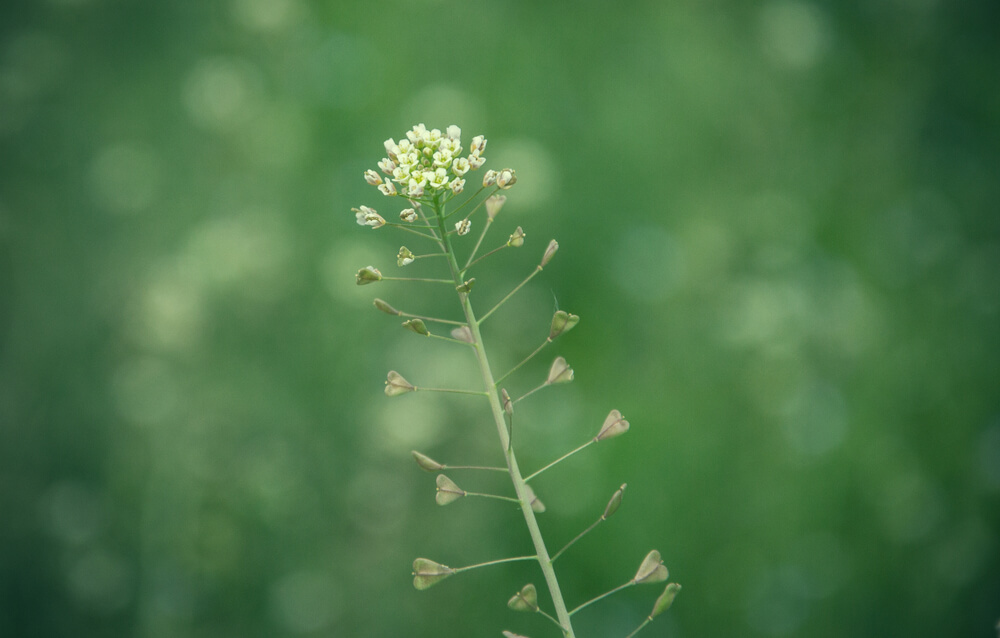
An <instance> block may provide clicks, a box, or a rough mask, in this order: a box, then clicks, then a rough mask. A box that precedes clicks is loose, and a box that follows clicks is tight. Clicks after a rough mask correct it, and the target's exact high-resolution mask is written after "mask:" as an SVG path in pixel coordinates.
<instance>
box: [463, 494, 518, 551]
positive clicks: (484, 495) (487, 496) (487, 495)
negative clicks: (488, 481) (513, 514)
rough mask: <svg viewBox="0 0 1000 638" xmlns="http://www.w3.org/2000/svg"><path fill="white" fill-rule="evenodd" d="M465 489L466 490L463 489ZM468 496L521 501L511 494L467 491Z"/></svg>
mask: <svg viewBox="0 0 1000 638" xmlns="http://www.w3.org/2000/svg"><path fill="white" fill-rule="evenodd" d="M463 491H464V490H463ZM465 495H466V496H482V497H483V498H493V499H496V500H498V501H510V502H511V503H519V502H520V501H518V500H517V499H516V498H511V497H509V496H500V495H499V494H482V493H480V492H465ZM531 558H534V556H532V557H531Z"/></svg>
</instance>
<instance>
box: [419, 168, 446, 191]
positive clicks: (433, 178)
mask: <svg viewBox="0 0 1000 638" xmlns="http://www.w3.org/2000/svg"><path fill="white" fill-rule="evenodd" d="M428 175H429V176H428ZM424 176H425V177H427V184H428V185H429V186H430V187H431V188H444V187H445V186H446V185H447V184H448V171H447V170H445V169H443V168H439V169H437V170H435V171H434V172H433V173H431V172H429V171H428V172H426V173H424Z"/></svg>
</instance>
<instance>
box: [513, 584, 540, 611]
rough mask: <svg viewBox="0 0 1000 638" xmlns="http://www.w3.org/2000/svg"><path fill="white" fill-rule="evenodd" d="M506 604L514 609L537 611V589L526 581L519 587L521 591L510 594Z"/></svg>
mask: <svg viewBox="0 0 1000 638" xmlns="http://www.w3.org/2000/svg"><path fill="white" fill-rule="evenodd" d="M507 606H508V607H510V608H511V609H513V610H514V611H538V591H537V590H536V589H535V586H534V585H532V584H531V583H528V584H527V585H525V586H524V587H522V588H521V591H519V592H517V593H516V594H514V595H513V596H511V599H510V600H508V601H507Z"/></svg>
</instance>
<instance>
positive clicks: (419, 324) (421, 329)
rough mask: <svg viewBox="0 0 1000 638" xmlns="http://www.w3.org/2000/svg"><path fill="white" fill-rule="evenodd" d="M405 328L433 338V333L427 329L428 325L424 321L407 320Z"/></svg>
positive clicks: (404, 324)
mask: <svg viewBox="0 0 1000 638" xmlns="http://www.w3.org/2000/svg"><path fill="white" fill-rule="evenodd" d="M403 327H404V328H406V329H407V330H412V331H413V332H415V333H417V334H418V335H424V336H425V337H429V336H431V331H430V330H428V329H427V324H425V323H424V322H423V320H422V319H407V320H406V321H404V322H403Z"/></svg>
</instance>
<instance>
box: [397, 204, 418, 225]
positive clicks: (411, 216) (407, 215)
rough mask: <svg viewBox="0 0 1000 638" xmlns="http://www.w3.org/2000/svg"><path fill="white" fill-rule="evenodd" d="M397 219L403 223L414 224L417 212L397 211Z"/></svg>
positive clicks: (410, 209) (411, 210)
mask: <svg viewBox="0 0 1000 638" xmlns="http://www.w3.org/2000/svg"><path fill="white" fill-rule="evenodd" d="M399 218H400V219H401V220H403V221H404V222H408V223H411V222H415V221H417V211H416V210H414V209H412V208H404V209H403V210H401V211H399Z"/></svg>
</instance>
